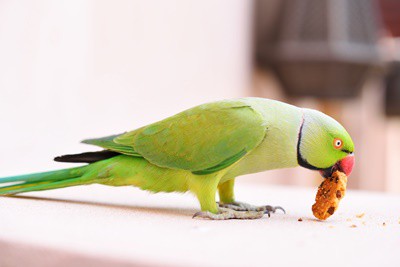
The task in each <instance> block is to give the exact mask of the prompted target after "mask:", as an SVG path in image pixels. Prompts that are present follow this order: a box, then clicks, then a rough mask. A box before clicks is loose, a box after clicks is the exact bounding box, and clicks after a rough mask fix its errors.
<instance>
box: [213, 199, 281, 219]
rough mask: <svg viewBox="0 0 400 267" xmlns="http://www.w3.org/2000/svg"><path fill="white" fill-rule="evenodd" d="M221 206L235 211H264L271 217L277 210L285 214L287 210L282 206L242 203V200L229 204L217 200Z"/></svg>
mask: <svg viewBox="0 0 400 267" xmlns="http://www.w3.org/2000/svg"><path fill="white" fill-rule="evenodd" d="M217 203H218V205H219V207H222V208H228V209H232V210H235V211H262V212H263V213H264V214H267V215H268V217H271V213H275V212H276V211H277V210H281V211H283V213H284V214H286V211H285V209H284V208H282V207H281V206H271V205H265V206H260V207H257V206H253V205H250V204H246V203H242V202H233V203H229V204H224V203H219V202H217Z"/></svg>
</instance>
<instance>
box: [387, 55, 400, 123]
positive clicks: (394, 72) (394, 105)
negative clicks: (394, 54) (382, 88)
mask: <svg viewBox="0 0 400 267" xmlns="http://www.w3.org/2000/svg"><path fill="white" fill-rule="evenodd" d="M385 101H386V114H387V115H391V116H393V115H397V116H399V115H400V61H395V62H393V63H391V64H390V67H389V73H388V75H387V77H386V98H385Z"/></svg>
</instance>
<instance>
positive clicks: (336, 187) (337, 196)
mask: <svg viewBox="0 0 400 267" xmlns="http://www.w3.org/2000/svg"><path fill="white" fill-rule="evenodd" d="M346 184H347V176H346V174H344V173H343V172H339V171H335V172H334V173H333V174H332V176H331V177H329V178H326V179H325V181H323V182H322V183H321V185H320V186H319V187H318V192H317V195H316V196H315V204H314V205H313V206H312V211H313V213H314V216H315V217H317V218H318V219H320V220H326V219H327V218H329V217H330V216H331V215H332V214H333V213H335V211H336V210H337V208H338V206H339V202H340V200H341V199H342V198H343V197H344V194H345V193H346Z"/></svg>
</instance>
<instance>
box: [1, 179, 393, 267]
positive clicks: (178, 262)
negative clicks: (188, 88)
mask: <svg viewBox="0 0 400 267" xmlns="http://www.w3.org/2000/svg"><path fill="white" fill-rule="evenodd" d="M315 193H316V188H295V187H277V186H267V185H249V184H240V185H238V186H237V187H236V195H237V199H238V200H240V201H244V202H248V203H251V204H272V205H281V206H283V207H284V208H286V211H287V214H286V215H285V214H281V213H277V214H273V215H272V216H271V218H268V217H264V218H263V219H260V220H245V221H241V220H229V221H210V220H200V219H192V218H191V216H192V215H193V214H194V213H195V212H196V211H197V209H198V207H197V205H198V204H197V201H196V199H195V198H194V197H192V196H191V195H190V194H150V193H147V192H144V191H141V190H139V189H136V188H131V187H120V188H113V187H105V186H99V185H92V186H85V187H73V188H66V189H59V190H53V191H46V192H36V193H29V194H25V195H21V196H22V197H1V198H0V266H1V267H3V266H7V267H8V266H27V265H26V264H27V263H29V265H30V266H54V265H57V266H71V264H73V265H74V266H88V264H89V263H91V264H94V265H96V266H114V267H116V266H143V265H145V266H306V265H308V266H317V265H321V264H322V265H323V266H376V265H378V264H379V265H380V266H400V255H399V253H400V195H389V194H379V193H372V192H358V191H348V192H347V194H346V196H345V198H344V199H343V200H342V202H341V205H340V207H339V209H338V211H337V212H336V213H335V214H334V215H333V216H332V217H331V218H329V219H328V220H327V221H324V222H321V221H318V220H316V219H314V217H313V215H312V212H311V205H312V204H313V203H314V197H315ZM362 213H365V215H364V216H363V217H362V218H358V217H357V216H356V215H359V214H362ZM298 218H302V219H303V221H302V222H299V221H298ZM384 224H385V225H384Z"/></svg>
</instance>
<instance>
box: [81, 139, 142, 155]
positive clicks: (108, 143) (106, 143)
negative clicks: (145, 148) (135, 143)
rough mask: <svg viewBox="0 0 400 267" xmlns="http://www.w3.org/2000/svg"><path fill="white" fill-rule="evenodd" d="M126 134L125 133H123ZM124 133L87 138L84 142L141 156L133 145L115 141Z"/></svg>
mask: <svg viewBox="0 0 400 267" xmlns="http://www.w3.org/2000/svg"><path fill="white" fill-rule="evenodd" d="M123 134H125V133H123ZM123 134H117V135H110V136H106V137H102V138H95V139H86V140H83V141H82V143H85V144H90V145H95V146H99V147H102V148H105V149H107V150H111V151H116V152H119V153H122V154H125V155H129V156H135V157H141V155H140V154H138V153H137V152H136V151H135V150H133V147H132V146H124V145H120V144H117V143H115V142H114V139H115V138H116V137H118V136H120V135H123Z"/></svg>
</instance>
